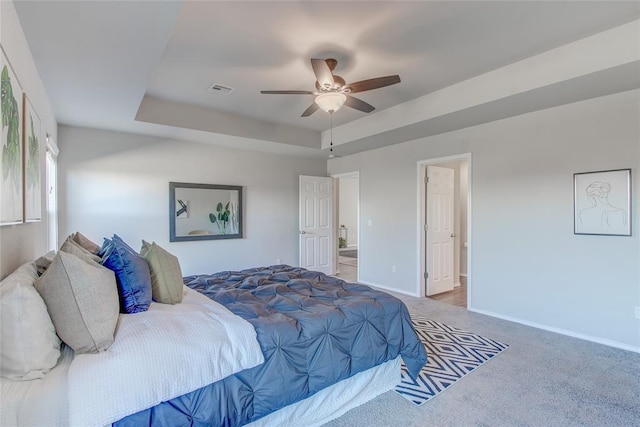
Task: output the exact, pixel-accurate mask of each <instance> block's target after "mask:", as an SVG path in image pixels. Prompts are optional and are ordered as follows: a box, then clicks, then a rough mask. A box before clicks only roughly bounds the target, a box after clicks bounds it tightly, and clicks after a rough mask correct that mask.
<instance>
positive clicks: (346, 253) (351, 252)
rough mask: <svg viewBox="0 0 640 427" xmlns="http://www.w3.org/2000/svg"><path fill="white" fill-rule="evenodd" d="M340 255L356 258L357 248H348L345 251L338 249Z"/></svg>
mask: <svg viewBox="0 0 640 427" xmlns="http://www.w3.org/2000/svg"><path fill="white" fill-rule="evenodd" d="M339 255H340V256H346V257H347V258H358V250H357V249H349V250H346V251H340V252H339Z"/></svg>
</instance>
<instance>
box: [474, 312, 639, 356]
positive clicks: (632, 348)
mask: <svg viewBox="0 0 640 427" xmlns="http://www.w3.org/2000/svg"><path fill="white" fill-rule="evenodd" d="M467 310H469V311H473V312H474V313H478V314H484V315H486V316H491V317H496V318H498V319H502V320H508V321H509V322H515V323H520V324H521V325H526V326H531V327H533V328H537V329H542V330H545V331H549V332H555V333H557V334H561V335H567V336H570V337H573V338H579V339H582V340H586V341H591V342H595V343H598V344H603V345H606V346H609V347H615V348H620V349H622V350H627V351H632V352H634V353H640V347H636V346H632V345H629V344H624V343H621V342H618V341H613V340H609V339H606V338H600V337H594V336H592V335H586V334H581V333H578V332H574V331H570V330H568V329H562V328H556V327H555V326H549V325H544V324H542V323H536V322H530V321H528V320H524V319H519V318H517V317H511V316H505V315H502V314H499V313H494V312H492V311H486V310H479V309H476V308H468V309H467Z"/></svg>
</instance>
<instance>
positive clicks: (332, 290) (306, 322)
mask: <svg viewBox="0 0 640 427" xmlns="http://www.w3.org/2000/svg"><path fill="white" fill-rule="evenodd" d="M184 282H185V284H186V285H187V286H189V287H190V288H192V289H195V290H197V291H199V292H201V293H203V294H205V295H207V296H208V297H209V298H211V299H213V300H215V301H217V302H218V303H220V304H222V305H224V306H226V307H227V308H228V309H229V310H231V311H232V312H233V313H235V314H236V315H238V316H241V317H242V318H244V319H246V320H247V321H249V322H250V323H251V324H252V325H253V327H254V328H255V330H256V332H257V337H258V341H259V343H260V346H261V348H262V352H263V354H264V358H265V362H264V364H262V365H260V366H257V367H255V368H252V369H247V370H245V371H242V372H239V373H237V374H235V375H232V376H230V377H227V378H225V379H224V380H222V381H219V382H216V383H213V384H210V385H209V386H206V387H204V388H201V389H199V390H196V391H194V392H192V393H188V394H186V395H184V396H180V397H177V398H175V399H172V400H170V401H169V402H164V403H161V404H160V405H157V406H155V407H153V408H150V409H148V410H145V411H142V412H139V413H137V414H134V415H131V416H129V417H127V418H124V419H123V420H121V421H120V422H118V423H116V425H144V424H146V425H150V424H152V423H153V424H156V423H158V424H161V425H183V424H184V423H185V422H186V423H187V425H188V424H192V425H193V423H194V422H195V424H198V423H204V424H206V425H219V426H238V425H243V424H246V423H249V422H251V421H255V420H257V419H259V418H261V417H263V416H265V415H267V414H269V413H271V412H273V411H275V410H277V409H280V408H282V407H284V406H286V405H289V404H292V403H295V402H298V401H300V400H302V399H305V398H307V397H309V396H311V395H313V394H314V393H316V392H318V391H319V390H322V389H323V388H325V387H328V386H330V385H332V384H334V383H336V382H338V381H340V380H343V379H345V378H349V377H351V376H352V375H355V374H357V373H359V372H362V371H365V370H367V369H369V368H372V367H374V366H377V365H379V364H381V363H384V362H386V361H388V360H391V359H394V358H396V357H397V356H398V355H402V358H403V361H404V363H405V365H406V366H407V369H408V371H409V373H410V374H411V375H413V376H416V375H417V374H418V372H419V371H420V369H421V368H422V367H423V366H424V364H425V363H426V360H427V357H426V353H425V350H424V346H423V345H422V343H421V342H420V340H419V339H418V337H417V335H416V333H415V331H414V329H413V326H412V324H411V320H410V317H409V313H408V311H407V308H406V306H405V305H404V304H403V303H402V302H401V301H400V300H398V299H397V298H395V297H393V296H391V295H388V294H386V293H383V292H379V291H375V290H373V289H371V288H369V287H368V286H364V285H360V284H356V283H347V282H345V281H343V280H341V279H337V278H335V277H331V276H327V275H325V274H322V273H318V272H314V271H308V270H305V269H303V268H295V267H290V266H287V265H280V266H271V267H262V268H253V269H248V270H243V271H239V272H230V271H226V272H220V273H216V274H212V275H201V276H190V277H185V278H184ZM213 363H215V361H213Z"/></svg>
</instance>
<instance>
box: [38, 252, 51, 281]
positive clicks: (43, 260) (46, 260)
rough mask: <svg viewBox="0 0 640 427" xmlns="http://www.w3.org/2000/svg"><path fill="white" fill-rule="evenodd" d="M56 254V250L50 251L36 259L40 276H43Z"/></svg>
mask: <svg viewBox="0 0 640 427" xmlns="http://www.w3.org/2000/svg"><path fill="white" fill-rule="evenodd" d="M55 256H56V251H50V252H47V253H46V254H44V255H42V256H41V257H40V258H38V259H37V260H35V261H34V262H35V264H36V269H37V270H38V276H42V274H43V273H44V271H45V270H46V269H47V268H49V266H50V265H51V263H52V262H53V258H54V257H55Z"/></svg>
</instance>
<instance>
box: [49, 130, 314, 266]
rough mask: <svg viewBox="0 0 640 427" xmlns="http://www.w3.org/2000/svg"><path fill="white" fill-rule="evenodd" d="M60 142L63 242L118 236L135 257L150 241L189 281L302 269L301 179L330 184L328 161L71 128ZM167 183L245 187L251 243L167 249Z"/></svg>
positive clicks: (179, 245)
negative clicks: (270, 268)
mask: <svg viewBox="0 0 640 427" xmlns="http://www.w3.org/2000/svg"><path fill="white" fill-rule="evenodd" d="M59 134H60V140H59V145H60V157H59V162H58V165H59V188H60V236H61V238H63V237H64V236H66V235H68V234H70V233H71V232H73V231H80V232H82V233H83V234H85V235H86V236H88V237H89V238H91V239H92V240H94V241H96V242H97V243H101V242H102V238H103V237H105V236H111V235H112V234H113V233H116V234H118V235H120V236H121V237H122V238H123V239H124V240H125V241H127V242H129V243H130V244H131V245H132V246H133V247H134V248H135V249H138V248H139V246H140V241H141V239H145V240H147V241H152V240H154V241H156V242H157V243H158V244H159V245H161V246H162V247H164V248H165V249H167V250H168V251H170V252H172V253H173V254H175V255H176V256H177V257H178V258H179V260H180V264H181V267H182V270H183V273H184V274H185V275H189V274H198V273H213V272H215V271H220V270H228V269H240V268H246V267H255V266H258V265H270V264H275V262H276V259H280V260H281V261H282V262H283V263H288V264H293V265H297V264H298V176H299V175H301V174H302V175H317V176H326V161H325V160H308V159H300V158H295V157H288V156H280V155H270V154H265V153H258V152H253V151H243V150H231V149H224V148H219V147H215V146H212V145H207V144H199V143H190V142H186V141H176V140H169V139H161V138H157V137H151V136H143V135H134V134H128V133H121V132H111V131H101V130H95V129H87V128H77V127H69V126H60V129H59ZM169 181H177V182H192V183H204V184H226V185H241V186H243V187H244V188H243V192H244V217H243V226H244V235H245V238H243V239H231V240H211V241H200V242H174V243H170V242H169Z"/></svg>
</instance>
